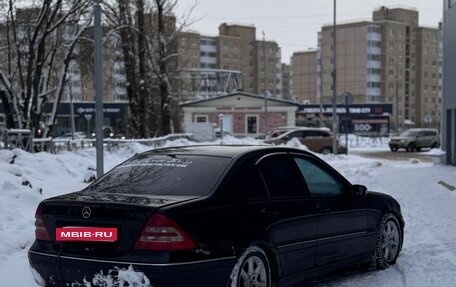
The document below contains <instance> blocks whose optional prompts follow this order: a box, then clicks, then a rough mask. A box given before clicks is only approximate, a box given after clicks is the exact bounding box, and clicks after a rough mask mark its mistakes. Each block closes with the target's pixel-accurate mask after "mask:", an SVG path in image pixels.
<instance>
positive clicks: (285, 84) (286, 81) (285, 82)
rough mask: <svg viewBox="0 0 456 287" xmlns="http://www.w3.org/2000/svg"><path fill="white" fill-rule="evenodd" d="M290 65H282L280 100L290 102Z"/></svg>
mask: <svg viewBox="0 0 456 287" xmlns="http://www.w3.org/2000/svg"><path fill="white" fill-rule="evenodd" d="M291 86H292V83H291V65H288V64H285V63H282V98H283V99H284V100H291Z"/></svg>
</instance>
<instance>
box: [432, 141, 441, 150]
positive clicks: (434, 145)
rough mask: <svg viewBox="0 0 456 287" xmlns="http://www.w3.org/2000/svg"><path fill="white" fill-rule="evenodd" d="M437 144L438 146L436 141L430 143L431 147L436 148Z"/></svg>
mask: <svg viewBox="0 0 456 287" xmlns="http://www.w3.org/2000/svg"><path fill="white" fill-rule="evenodd" d="M438 146H439V145H438V144H437V143H436V142H434V143H432V146H431V149H433V148H437V147H438Z"/></svg>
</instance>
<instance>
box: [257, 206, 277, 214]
mask: <svg viewBox="0 0 456 287" xmlns="http://www.w3.org/2000/svg"><path fill="white" fill-rule="evenodd" d="M261 213H262V214H263V215H265V216H277V215H279V214H280V212H279V211H278V210H277V209H273V208H267V207H265V208H262V209H261Z"/></svg>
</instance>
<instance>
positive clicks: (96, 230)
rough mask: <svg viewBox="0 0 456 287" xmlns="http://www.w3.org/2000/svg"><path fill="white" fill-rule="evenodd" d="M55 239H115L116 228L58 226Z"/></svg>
mask: <svg viewBox="0 0 456 287" xmlns="http://www.w3.org/2000/svg"><path fill="white" fill-rule="evenodd" d="M55 240H56V241H104V242H114V241H117V228H111V227H79V226H78V227H76V226H68V227H59V228H56V232H55Z"/></svg>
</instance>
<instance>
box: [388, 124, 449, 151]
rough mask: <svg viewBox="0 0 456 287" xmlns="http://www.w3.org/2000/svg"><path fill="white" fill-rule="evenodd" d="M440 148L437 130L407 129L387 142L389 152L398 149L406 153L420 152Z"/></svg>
mask: <svg viewBox="0 0 456 287" xmlns="http://www.w3.org/2000/svg"><path fill="white" fill-rule="evenodd" d="M439 146H440V141H439V131H438V130H437V129H408V130H406V131H404V132H403V133H402V134H401V135H400V136H398V137H392V138H391V139H390V141H389V147H390V149H391V151H393V152H395V151H397V150H398V149H400V148H404V149H406V150H407V151H420V150H421V148H431V149H432V148H437V147H439Z"/></svg>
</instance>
